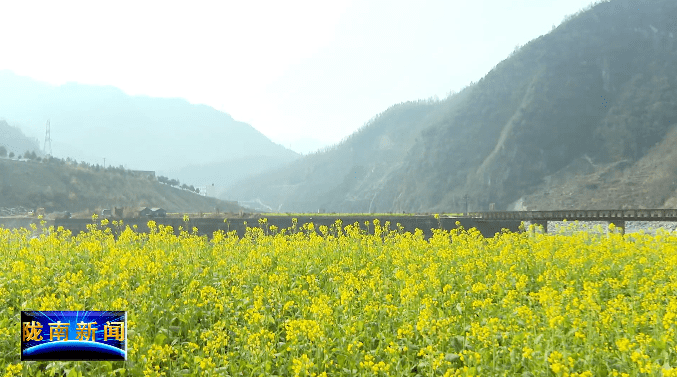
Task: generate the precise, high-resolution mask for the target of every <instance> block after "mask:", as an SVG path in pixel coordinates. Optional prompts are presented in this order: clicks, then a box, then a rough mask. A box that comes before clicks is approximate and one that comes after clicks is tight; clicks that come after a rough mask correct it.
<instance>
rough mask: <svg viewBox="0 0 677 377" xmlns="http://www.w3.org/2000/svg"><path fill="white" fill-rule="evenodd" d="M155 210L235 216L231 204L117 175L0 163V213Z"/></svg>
mask: <svg viewBox="0 0 677 377" xmlns="http://www.w3.org/2000/svg"><path fill="white" fill-rule="evenodd" d="M139 206H148V207H161V208H164V209H166V210H167V211H169V212H198V211H205V212H211V211H213V210H214V209H215V208H218V209H219V211H223V212H238V211H239V210H241V209H242V208H241V207H240V206H238V205H237V203H235V202H227V201H223V200H218V199H215V198H209V197H203V196H201V195H197V194H195V193H192V192H189V191H184V190H180V189H177V188H174V187H170V186H168V185H164V184H161V183H159V182H157V181H154V180H151V179H148V178H143V177H137V176H132V175H130V174H125V173H122V172H119V171H104V170H101V171H98V172H97V171H94V170H91V169H87V168H84V167H75V166H69V165H57V164H49V163H44V162H35V161H16V160H9V159H0V207H9V208H11V207H25V208H38V207H44V208H45V209H46V211H47V212H53V211H70V212H73V213H75V212H80V211H94V210H96V209H100V208H112V207H139Z"/></svg>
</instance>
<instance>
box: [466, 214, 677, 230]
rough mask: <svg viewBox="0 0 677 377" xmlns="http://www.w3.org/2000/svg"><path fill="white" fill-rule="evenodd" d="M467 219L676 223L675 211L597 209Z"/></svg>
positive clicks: (544, 224) (478, 215) (543, 223)
mask: <svg viewBox="0 0 677 377" xmlns="http://www.w3.org/2000/svg"><path fill="white" fill-rule="evenodd" d="M467 217H469V218H473V219H482V220H519V221H529V222H531V223H532V224H537V225H542V226H543V229H544V230H545V231H546V232H547V231H548V221H563V220H567V221H576V220H579V221H606V222H608V223H609V224H614V225H615V226H617V227H620V228H623V229H625V222H626V221H677V209H617V210H616V209H604V210H602V209H597V210H564V211H497V212H469V213H468V214H467Z"/></svg>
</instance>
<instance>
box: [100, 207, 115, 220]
mask: <svg viewBox="0 0 677 377" xmlns="http://www.w3.org/2000/svg"><path fill="white" fill-rule="evenodd" d="M101 217H103V218H104V219H109V218H111V217H113V211H111V210H110V209H104V210H101Z"/></svg>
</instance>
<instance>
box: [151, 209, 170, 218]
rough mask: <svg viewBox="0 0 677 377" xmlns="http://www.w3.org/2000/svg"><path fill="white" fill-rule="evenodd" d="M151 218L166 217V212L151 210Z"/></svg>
mask: <svg viewBox="0 0 677 377" xmlns="http://www.w3.org/2000/svg"><path fill="white" fill-rule="evenodd" d="M150 211H151V216H153V217H165V216H167V211H166V210H164V209H162V208H157V207H156V208H151V209H150Z"/></svg>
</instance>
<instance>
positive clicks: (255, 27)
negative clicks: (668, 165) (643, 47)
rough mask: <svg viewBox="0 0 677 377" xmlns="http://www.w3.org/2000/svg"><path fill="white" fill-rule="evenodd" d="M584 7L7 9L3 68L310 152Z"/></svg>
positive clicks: (483, 65) (333, 4) (473, 77)
mask: <svg viewBox="0 0 677 377" xmlns="http://www.w3.org/2000/svg"><path fill="white" fill-rule="evenodd" d="M593 2H594V1H591V0H512V1H506V0H485V1H482V0H475V1H458V0H435V1H427V0H419V1H414V0H412V1H398V0H360V1H357V0H356V1H339V0H331V1H316V0H315V1H312V0H285V1H279V0H278V1H272V0H271V1H252V0H247V1H223V0H222V1H190V2H188V1H181V2H179V1H167V0H164V1H138V0H134V1H127V0H118V1H114V2H113V1H109V2H99V1H64V0H62V1H25V0H22V1H3V2H2V4H1V5H0V14H2V16H3V17H2V21H0V69H9V70H12V71H14V72H15V73H17V74H19V75H23V76H29V77H32V78H35V79H38V80H41V81H46V82H49V83H52V84H63V83H65V82H69V81H75V82H79V83H83V84H97V85H113V86H116V87H118V88H120V89H122V90H123V91H125V92H126V93H128V94H132V95H140V94H143V95H149V96H154V97H181V98H185V99H187V100H188V101H190V102H192V103H204V104H207V105H210V106H213V107H214V108H216V109H219V110H222V111H225V112H227V113H229V114H230V115H232V116H233V118H235V119H236V120H240V121H244V122H247V123H249V124H251V125H252V126H253V127H254V128H256V129H258V130H259V131H260V132H262V133H263V134H265V135H266V136H268V137H269V138H271V139H272V140H273V141H275V142H277V143H280V144H283V145H285V146H287V147H289V146H291V147H292V149H294V150H296V151H298V152H302V153H306V152H308V151H310V150H313V149H317V148H318V147H322V146H326V145H330V144H333V143H336V142H338V141H340V140H341V139H342V138H344V137H346V136H348V135H349V134H350V133H352V132H353V131H355V130H356V129H357V128H359V127H360V126H362V125H363V124H364V123H365V122H367V121H368V120H369V119H370V118H372V117H373V116H374V115H376V114H378V113H380V112H382V111H383V110H385V109H387V108H388V107H390V106H391V105H393V104H396V103H399V102H404V101H409V100H416V99H425V98H429V97H433V96H438V97H439V98H444V97H446V96H447V94H448V93H449V92H450V91H452V90H453V91H458V90H460V89H461V88H463V87H464V86H466V85H468V84H469V83H470V82H471V81H478V80H479V79H480V78H481V77H482V76H484V75H485V74H486V73H487V72H489V70H490V69H491V68H492V67H493V66H495V65H496V64H497V63H498V62H500V61H501V60H503V59H505V58H506V57H507V56H508V55H509V54H510V52H511V51H512V50H513V49H514V48H515V46H516V45H518V44H519V45H523V44H526V43H527V42H528V41H530V40H531V39H534V38H537V37H538V36H540V35H542V34H546V33H548V32H549V31H550V30H551V29H552V26H553V25H559V24H560V23H561V22H562V20H563V19H564V17H565V16H566V15H569V14H572V13H575V12H576V11H578V10H580V9H582V8H584V7H586V6H587V5H589V4H591V3H593ZM0 85H2V83H0Z"/></svg>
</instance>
